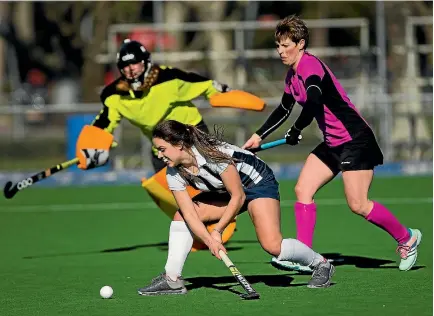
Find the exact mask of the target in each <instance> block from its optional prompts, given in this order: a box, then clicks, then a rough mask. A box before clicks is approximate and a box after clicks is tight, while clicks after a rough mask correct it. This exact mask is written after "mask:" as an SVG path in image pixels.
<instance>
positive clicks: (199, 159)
mask: <svg viewBox="0 0 434 316" xmlns="http://www.w3.org/2000/svg"><path fill="white" fill-rule="evenodd" d="M191 150H192V151H193V154H194V157H195V158H196V162H197V164H198V167H199V168H200V167H202V166H203V165H204V164H206V159H205V157H204V156H202V155H201V154H200V152H199V151H198V150H197V148H196V147H195V146H192V147H191Z"/></svg>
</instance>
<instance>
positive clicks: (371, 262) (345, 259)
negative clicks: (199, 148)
mask: <svg viewBox="0 0 434 316" xmlns="http://www.w3.org/2000/svg"><path fill="white" fill-rule="evenodd" d="M257 243H258V242H257V241H256V240H237V241H234V242H229V243H227V244H226V249H227V250H228V251H231V252H233V251H238V250H241V249H243V247H240V246H232V245H235V244H241V245H247V244H257ZM167 246H168V245H167V242H160V243H152V244H143V245H134V246H128V247H118V248H109V249H103V250H99V251H87V252H70V253H58V254H47V255H37V256H26V257H23V259H37V258H50V257H64V256H78V255H88V254H94V253H113V252H126V251H134V250H137V249H142V248H158V249H159V250H161V251H164V252H167ZM323 256H324V257H326V258H327V259H333V260H335V262H333V265H334V266H336V267H338V266H344V265H345V266H348V265H353V266H355V267H356V268H361V269H396V268H397V267H396V265H393V266H384V265H386V264H392V263H396V262H395V261H392V260H388V259H381V258H369V257H362V256H346V255H343V254H341V253H324V254H323ZM267 264H269V262H267ZM422 268H425V266H414V267H413V268H412V269H411V270H418V269H422ZM280 270H285V269H280ZM271 277H273V276H271Z"/></svg>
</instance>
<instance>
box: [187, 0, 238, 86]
mask: <svg viewBox="0 0 434 316" xmlns="http://www.w3.org/2000/svg"><path fill="white" fill-rule="evenodd" d="M190 5H191V6H192V7H194V8H195V10H196V11H197V14H198V16H199V20H200V21H202V22H208V21H224V20H225V15H224V14H225V11H226V6H227V2H226V1H214V2H193V1H190ZM222 23H224V22H222ZM205 32H206V33H207V35H208V36H207V43H208V45H207V47H208V48H209V51H210V52H215V53H217V54H218V56H224V55H225V53H226V52H227V51H229V50H231V49H232V32H230V31H221V30H207V31H205ZM209 63H210V69H211V73H212V76H213V79H216V80H218V81H220V82H222V83H226V84H228V85H229V86H232V87H234V85H235V78H234V76H233V74H234V71H233V70H234V69H235V65H234V61H233V60H230V59H215V60H214V59H210V61H209ZM238 84H239V85H243V83H242V82H238ZM238 88H242V87H238Z"/></svg>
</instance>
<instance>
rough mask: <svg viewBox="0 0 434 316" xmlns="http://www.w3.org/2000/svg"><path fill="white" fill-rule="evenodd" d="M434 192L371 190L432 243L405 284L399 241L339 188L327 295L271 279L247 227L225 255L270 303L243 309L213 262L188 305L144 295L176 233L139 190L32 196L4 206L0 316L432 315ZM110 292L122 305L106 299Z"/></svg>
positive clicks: (246, 224)
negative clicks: (103, 292) (352, 206)
mask: <svg viewBox="0 0 434 316" xmlns="http://www.w3.org/2000/svg"><path fill="white" fill-rule="evenodd" d="M293 187H294V182H293V181H286V182H282V183H281V187H280V189H281V195H282V230H283V233H284V236H286V237H294V236H295V224H294V217H293V208H292V204H293V200H294V194H293ZM432 192H433V188H432V178H429V177H409V178H404V177H394V178H378V179H376V180H375V181H374V184H373V186H372V188H371V198H372V199H374V200H378V201H380V202H383V204H385V205H387V206H388V207H389V208H390V209H391V210H392V211H393V212H394V214H395V215H396V216H397V217H398V218H399V219H400V220H401V221H402V222H403V223H405V224H406V225H409V227H413V228H419V229H420V230H421V231H422V233H423V240H422V243H421V245H420V248H419V258H418V262H417V264H416V266H415V268H414V269H413V270H411V271H408V272H400V271H399V270H398V269H397V262H398V257H397V255H396V254H395V248H396V243H395V241H394V240H393V239H392V238H391V237H389V236H388V235H387V234H386V233H385V232H383V231H382V230H380V229H379V228H377V227H375V226H373V225H371V224H369V223H368V222H366V220H364V219H363V218H360V217H358V216H356V215H353V214H352V213H351V212H350V211H349V209H348V207H347V206H346V204H345V199H344V196H343V188H342V183H341V181H340V179H336V180H335V181H333V182H332V183H330V184H329V185H328V186H326V187H325V188H324V189H323V190H322V191H321V192H320V193H319V194H318V196H317V205H318V211H317V214H318V218H317V226H316V232H315V239H314V248H315V250H317V251H319V252H321V253H323V254H325V255H326V256H327V257H329V258H337V257H339V258H341V259H342V260H343V261H342V262H339V263H337V264H336V268H337V270H336V274H335V277H334V278H333V286H331V287H330V288H328V289H308V288H306V286H305V285H306V283H307V281H308V280H309V276H308V275H300V274H297V273H292V272H285V271H279V270H276V269H275V268H273V267H272V266H271V265H270V264H269V261H270V256H269V255H268V254H267V253H265V252H264V251H263V250H262V249H261V247H260V246H259V244H258V243H257V242H256V237H255V232H254V229H253V226H252V224H251V222H250V218H249V216H248V215H247V214H243V215H241V216H240V217H239V219H238V224H237V231H236V233H235V234H234V236H233V238H232V239H231V241H230V242H229V243H228V244H227V249H228V254H229V256H230V258H231V259H232V261H233V262H234V263H235V264H236V265H237V267H238V268H239V270H240V271H241V273H243V274H244V275H245V277H246V278H247V280H249V281H250V282H251V283H252V285H253V287H254V288H255V289H256V290H257V291H258V292H259V293H260V294H261V299H260V300H257V301H242V300H241V299H240V298H239V297H238V296H237V294H236V293H235V292H237V291H238V292H242V288H241V287H240V286H239V285H237V283H236V281H235V279H234V278H233V277H232V275H231V274H230V272H229V270H228V269H227V268H226V267H225V265H224V264H223V263H222V262H221V261H219V260H217V259H216V258H214V257H212V256H211V254H210V253H209V251H200V252H196V253H191V254H190V256H189V257H188V260H187V263H186V265H185V269H184V277H185V278H186V280H187V281H188V282H187V284H188V288H189V293H188V294H187V295H181V296H160V297H141V296H139V295H138V294H137V292H136V289H137V288H139V287H141V286H144V285H145V284H147V283H148V282H149V280H150V279H151V278H153V277H155V276H156V275H157V274H158V273H160V272H162V271H163V269H164V264H165V261H166V252H167V237H168V226H169V223H170V220H169V218H167V217H166V216H165V215H164V214H163V213H162V212H161V211H159V210H158V209H157V208H156V206H155V205H154V203H153V202H152V200H151V199H150V198H149V197H148V196H147V193H146V192H145V191H144V190H143V189H142V188H141V187H140V185H137V186H119V187H111V186H107V187H88V188H37V187H36V186H35V187H32V188H30V189H28V190H26V191H23V192H19V193H18V194H17V196H16V197H15V198H14V199H13V200H5V199H1V200H0V249H1V255H0V256H1V260H0V288H1V290H2V293H1V295H0V315H2V316H6V315H20V316H22V315H26V316H27V315H44V316H47V315H92V316H96V315H103V316H109V315H118V316H120V315H189V316H195V315H263V314H264V315H268V314H270V315H294V316H299V315H321V314H323V315H394V316H397V315H418V316H422V315H432V302H433V301H432V293H433V292H432V290H433V289H432V284H433V279H432V269H433V266H432V257H433V254H432V249H433V245H432V223H433V220H432V216H433V214H432V211H433V208H432ZM264 212H266V210H264ZM103 285H110V286H112V287H113V289H114V296H113V299H109V300H104V299H101V298H100V296H99V289H100V288H101V287H102V286H103Z"/></svg>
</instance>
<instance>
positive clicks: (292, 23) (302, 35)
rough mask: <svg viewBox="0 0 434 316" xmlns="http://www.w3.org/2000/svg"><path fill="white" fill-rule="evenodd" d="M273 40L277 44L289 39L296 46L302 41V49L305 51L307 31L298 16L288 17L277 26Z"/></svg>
mask: <svg viewBox="0 0 434 316" xmlns="http://www.w3.org/2000/svg"><path fill="white" fill-rule="evenodd" d="M274 38H275V40H276V41H277V42H280V41H281V40H284V39H286V38H289V39H290V40H291V41H293V42H294V43H296V44H297V43H298V42H300V40H302V39H304V47H303V49H307V45H308V44H309V29H308V28H307V26H306V23H305V22H304V21H303V20H302V19H300V18H299V17H298V16H296V15H290V16H287V17H286V18H284V19H283V20H281V21H280V22H279V23H278V24H277V26H276V31H275V32H274Z"/></svg>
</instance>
